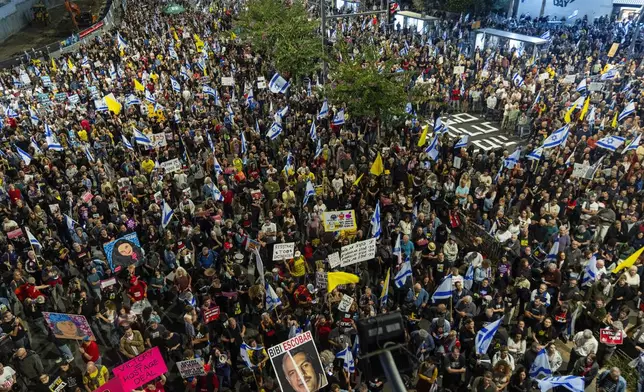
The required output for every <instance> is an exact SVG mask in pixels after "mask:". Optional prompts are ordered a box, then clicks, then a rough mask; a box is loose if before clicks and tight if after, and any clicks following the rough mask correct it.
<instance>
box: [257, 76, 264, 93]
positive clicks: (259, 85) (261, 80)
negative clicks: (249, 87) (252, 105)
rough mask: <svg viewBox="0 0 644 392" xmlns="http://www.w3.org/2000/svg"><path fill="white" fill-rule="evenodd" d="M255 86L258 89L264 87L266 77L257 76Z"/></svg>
mask: <svg viewBox="0 0 644 392" xmlns="http://www.w3.org/2000/svg"><path fill="white" fill-rule="evenodd" d="M257 88H258V89H260V90H261V89H265V88H266V79H265V78H264V77H263V76H260V77H259V78H257Z"/></svg>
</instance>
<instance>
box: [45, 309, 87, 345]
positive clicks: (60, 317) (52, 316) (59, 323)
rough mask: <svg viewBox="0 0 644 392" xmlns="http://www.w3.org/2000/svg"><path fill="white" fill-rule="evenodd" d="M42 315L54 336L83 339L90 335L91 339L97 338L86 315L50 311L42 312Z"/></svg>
mask: <svg viewBox="0 0 644 392" xmlns="http://www.w3.org/2000/svg"><path fill="white" fill-rule="evenodd" d="M42 316H43V318H44V319H45V323H47V326H48V327H49V329H50V330H51V331H52V332H53V334H54V336H55V337H57V338H59V339H73V340H83V339H84V338H85V336H88V337H89V339H90V340H96V338H95V337H94V333H93V332H92V328H91V327H90V326H89V323H88V322H87V319H86V318H85V316H81V315H78V314H65V313H50V312H42Z"/></svg>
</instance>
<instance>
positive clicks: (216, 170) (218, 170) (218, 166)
mask: <svg viewBox="0 0 644 392" xmlns="http://www.w3.org/2000/svg"><path fill="white" fill-rule="evenodd" d="M213 157H214V158H215V173H219V174H222V173H223V172H224V171H223V169H222V168H221V165H220V164H219V162H218V161H217V157H216V156H214V155H213Z"/></svg>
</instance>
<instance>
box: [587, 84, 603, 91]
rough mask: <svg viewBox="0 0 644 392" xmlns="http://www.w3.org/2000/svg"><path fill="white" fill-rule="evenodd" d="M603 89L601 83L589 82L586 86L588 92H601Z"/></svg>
mask: <svg viewBox="0 0 644 392" xmlns="http://www.w3.org/2000/svg"><path fill="white" fill-rule="evenodd" d="M603 89H604V83H603V82H590V84H589V85H588V90H590V91H602V90H603Z"/></svg>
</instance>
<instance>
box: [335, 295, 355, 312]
mask: <svg viewBox="0 0 644 392" xmlns="http://www.w3.org/2000/svg"><path fill="white" fill-rule="evenodd" d="M353 301H354V299H353V297H352V296H350V295H346V294H343V295H342V300H341V301H340V304H339V305H338V310H339V311H341V312H348V311H349V309H351V305H353Z"/></svg>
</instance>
